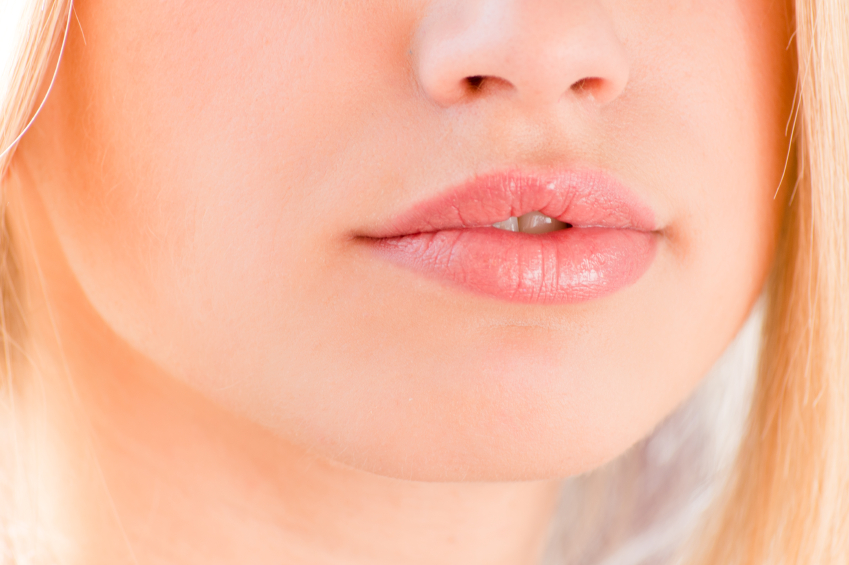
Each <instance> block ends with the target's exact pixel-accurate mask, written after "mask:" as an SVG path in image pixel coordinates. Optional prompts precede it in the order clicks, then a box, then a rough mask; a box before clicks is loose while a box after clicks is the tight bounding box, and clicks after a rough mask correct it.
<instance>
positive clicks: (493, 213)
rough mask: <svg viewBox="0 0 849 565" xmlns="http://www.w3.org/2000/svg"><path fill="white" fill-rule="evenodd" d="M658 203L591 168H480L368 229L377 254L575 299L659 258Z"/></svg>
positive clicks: (560, 300) (483, 288) (498, 285)
mask: <svg viewBox="0 0 849 565" xmlns="http://www.w3.org/2000/svg"><path fill="white" fill-rule="evenodd" d="M658 235H659V234H658V232H657V230H656V226H655V221H654V213H653V211H652V210H651V208H649V207H648V206H647V205H645V204H644V203H643V202H642V201H640V200H639V198H637V196H636V195H635V194H634V193H633V192H632V191H631V190H629V189H628V188H627V187H625V186H624V185H622V184H621V183H619V182H617V181H616V180H615V179H613V178H612V177H611V176H609V175H607V174H605V173H603V172H600V171H592V170H582V171H565V172H558V173H555V174H548V175H528V174H522V173H515V172H509V173H500V174H493V175H487V176H484V177H477V178H474V179H472V180H471V181H469V182H467V183H465V184H463V185H460V186H458V187H454V188H452V189H449V190H447V191H446V192H444V193H443V194H441V195H438V196H437V197H435V198H433V199H431V200H428V201H425V202H422V203H420V204H418V205H415V206H413V207H411V208H410V209H409V210H408V211H407V212H406V213H402V214H400V215H398V216H397V217H396V218H395V219H394V220H393V221H391V222H388V223H387V224H386V225H385V226H384V227H382V228H381V229H378V230H375V231H374V232H372V233H368V234H364V235H363V239H365V240H366V241H368V242H369V243H370V245H371V246H372V247H373V248H374V250H375V251H376V252H377V254H378V255H379V256H381V257H383V258H385V259H387V260H389V261H391V262H393V263H395V264H397V265H400V266H402V267H404V268H407V269H410V270H412V271H414V272H418V273H419V274H421V275H424V276H426V277H430V278H434V279H437V280H440V281H442V282H444V283H446V284H449V285H451V286H454V287H459V288H462V289H464V290H466V291H471V292H473V293H476V294H479V295H486V296H489V297H492V298H496V299H499V300H506V301H509V302H518V303H532V304H571V303H577V302H584V301H587V300H592V299H596V298H600V297H602V296H605V295H608V294H611V293H614V292H616V291H618V290H620V289H622V288H625V287H627V286H629V285H631V284H633V283H635V282H636V281H637V280H639V279H640V278H641V277H642V276H643V274H645V272H646V271H647V270H648V268H649V267H650V265H651V263H652V262H653V259H654V256H655V252H656V247H657V240H658Z"/></svg>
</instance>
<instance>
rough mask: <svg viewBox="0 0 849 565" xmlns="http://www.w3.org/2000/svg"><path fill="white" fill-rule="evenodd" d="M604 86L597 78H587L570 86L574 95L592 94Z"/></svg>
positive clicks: (602, 81)
mask: <svg viewBox="0 0 849 565" xmlns="http://www.w3.org/2000/svg"><path fill="white" fill-rule="evenodd" d="M603 86H604V80H602V79H600V78H598V77H587V78H582V79H581V80H579V81H577V82H575V83H574V84H572V87H571V90H572V92H574V93H575V94H579V95H584V94H593V93H595V92H598V91H599V90H600V89H601V88H602V87H603Z"/></svg>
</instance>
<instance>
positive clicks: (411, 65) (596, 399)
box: [22, 0, 790, 480]
mask: <svg viewBox="0 0 849 565" xmlns="http://www.w3.org/2000/svg"><path fill="white" fill-rule="evenodd" d="M455 4H456V5H458V6H459V5H460V4H458V3H448V2H446V3H441V2H435V3H432V4H427V3H424V2H418V3H410V4H409V5H406V4H396V3H383V2H349V3H334V2H310V3H302V2H282V3H281V2H260V3H254V4H251V5H250V6H237V5H235V4H233V5H229V4H227V3H223V2H221V3H217V4H216V8H215V9H210V8H209V7H208V6H202V5H200V4H198V3H179V4H178V3H159V4H156V5H148V4H144V3H133V2H130V3H129V4H124V5H122V6H116V5H114V4H111V3H108V2H101V1H98V0H91V1H89V2H80V5H79V7H78V12H79V18H80V22H81V25H82V26H83V29H84V30H85V32H86V42H83V41H82V39H81V37H79V36H77V35H74V36H72V37H71V40H70V44H69V49H68V56H67V59H66V61H65V62H64V65H65V66H64V68H63V69H62V74H61V79H60V83H59V84H58V85H57V92H56V96H55V97H54V99H51V103H50V106H49V107H48V108H46V112H45V118H44V120H42V121H41V124H40V125H39V127H37V128H36V130H37V131H36V134H35V137H34V138H33V141H31V144H32V145H33V147H34V146H35V144H36V140H42V141H41V142H42V143H50V142H48V141H44V140H47V139H55V140H56V141H55V142H53V143H55V144H56V146H55V149H56V151H55V154H56V155H58V157H56V158H55V159H53V160H52V165H51V166H50V167H49V168H46V169H45V170H44V172H43V173H39V174H41V175H42V176H43V177H44V178H41V179H38V182H37V183H36V184H37V185H38V186H39V187H40V189H39V190H40V196H41V198H42V200H43V201H44V205H45V209H46V214H47V216H48V217H49V220H50V222H51V223H52V226H53V227H54V228H55V231H56V240H57V244H58V245H59V246H60V247H61V249H62V250H63V252H64V254H65V255H66V257H67V259H68V263H69V266H70V271H71V272H72V276H73V277H74V279H75V280H76V281H78V282H79V284H80V286H81V288H82V291H83V292H84V295H85V297H86V299H87V300H89V301H91V304H92V306H93V308H94V310H95V311H96V312H97V315H98V316H100V317H102V319H103V321H104V322H105V325H106V326H107V327H108V328H110V330H111V331H114V332H115V333H116V334H117V335H118V336H119V337H120V338H122V339H123V340H125V341H126V342H127V343H128V344H129V345H130V346H131V347H132V348H133V349H135V350H137V351H138V352H139V353H140V354H142V355H143V356H145V357H147V358H149V359H150V360H151V361H152V362H153V363H155V364H156V365H157V366H159V367H160V368H162V369H163V371H164V372H165V373H167V374H169V375H170V376H171V377H172V378H175V379H177V380H179V381H182V382H185V383H188V384H189V385H190V387H192V388H193V389H194V390H196V391H197V392H199V393H200V394H201V395H203V396H205V397H209V398H211V399H213V400H214V401H215V402H217V403H218V404H219V405H220V406H222V407H223V408H224V409H226V410H227V411H229V412H232V413H234V414H237V415H240V416H242V417H246V418H248V419H249V420H251V421H253V422H255V423H258V424H261V425H262V426H264V427H266V428H268V429H270V430H271V431H273V432H274V433H275V434H277V435H278V436H279V437H280V438H282V439H283V440H285V441H288V442H291V443H293V444H295V445H298V446H300V447H302V448H304V449H310V450H313V451H315V452H317V453H319V454H321V455H324V456H327V457H328V458H330V459H333V460H336V461H340V462H342V463H344V464H347V465H351V466H353V467H357V468H361V469H365V470H368V471H372V472H377V473H380V474H385V475H389V476H395V477H402V478H412V479H428V480H431V479H437V480H458V479H536V478H551V477H562V476H567V475H571V474H574V473H579V472H583V471H586V470H587V469H590V468H593V467H595V466H597V465H599V464H601V463H602V462H604V461H607V460H609V459H610V458H612V457H614V456H616V455H617V454H619V453H621V452H622V451H623V450H624V449H625V448H627V447H628V446H629V445H631V444H632V443H633V442H634V441H636V440H637V439H639V438H640V437H642V436H643V435H644V434H645V433H647V432H648V431H649V430H651V429H652V428H653V426H654V425H655V424H656V423H657V422H658V421H659V420H660V419H661V418H663V417H664V416H665V415H666V414H668V413H669V412H670V411H671V410H672V409H673V408H674V407H675V406H676V405H677V404H678V403H679V402H680V401H681V400H682V399H684V398H685V397H686V395H687V394H688V393H689V392H690V391H691V390H692V389H693V387H694V386H695V385H696V383H697V382H698V381H699V379H700V378H701V377H702V376H703V375H704V373H705V372H706V371H707V369H708V368H709V366H710V365H711V363H712V362H713V361H714V360H715V359H716V358H717V357H718V356H719V354H720V352H721V351H722V350H723V348H724V347H725V345H726V344H727V343H728V342H729V341H730V339H731V338H732V337H733V335H734V333H735V332H736V330H737V328H738V327H739V326H740V324H741V322H742V320H743V319H744V317H745V316H746V314H747V312H748V310H749V307H750V306H751V304H752V302H753V301H754V299H755V297H756V296H757V294H758V293H759V292H760V289H761V285H762V283H763V280H764V278H765V276H766V273H767V271H768V269H769V265H770V261H771V256H772V252H773V246H774V243H773V242H774V236H775V233H776V230H777V212H776V210H777V209H778V208H777V204H776V203H775V201H774V200H773V199H772V195H773V193H774V192H775V189H776V187H777V184H778V182H779V178H780V174H781V169H782V166H783V162H784V155H785V152H786V143H787V141H786V139H785V138H784V132H783V129H784V123H785V121H786V116H787V114H788V100H787V96H785V95H784V94H785V93H786V91H787V87H788V84H790V73H789V70H788V69H789V63H788V61H786V60H785V57H784V54H785V51H784V48H785V45H786V43H787V37H788V33H787V29H786V24H785V20H784V17H785V14H784V11H783V9H782V8H780V7H777V6H773V5H772V4H769V3H766V2H754V3H751V2H737V1H731V0H726V1H723V2H720V4H719V5H714V6H712V7H710V8H708V7H707V6H702V5H700V4H698V3H693V2H663V3H651V2H638V3H634V4H628V5H625V4H623V3H612V2H609V3H589V4H587V6H590V8H586V6H585V7H584V8H582V10H584V11H580V10H578V8H577V7H576V6H577V4H578V3H575V6H572V4H570V3H568V2H564V3H559V4H557V6H558V8H557V10H554V8H552V6H554V3H547V2H539V3H536V4H533V6H534V9H535V10H537V12H538V13H537V12H534V13H532V14H530V15H528V14H524V15H523V13H522V12H521V10H522V9H523V8H522V6H523V4H522V3H520V2H514V3H511V2H501V3H499V2H482V1H481V2H476V3H474V2H470V3H469V6H471V7H473V8H480V9H478V10H471V11H470V12H469V13H470V14H472V15H474V14H488V13H490V12H491V13H500V12H499V10H502V11H505V12H504V13H510V14H513V13H514V12H515V13H516V15H515V17H511V18H504V19H502V20H499V21H501V22H502V25H503V26H506V27H503V29H502V31H503V33H504V37H512V38H514V39H515V45H513V44H511V45H512V47H510V49H508V50H507V51H506V52H508V53H513V54H514V55H515V57H516V58H517V60H521V57H523V56H526V57H532V58H533V57H541V56H542V55H540V54H543V55H545V54H547V53H550V52H551V53H560V51H558V49H561V45H560V43H558V42H560V41H563V42H564V43H563V45H566V44H567V43H566V42H568V41H573V40H574V41H577V40H575V37H577V38H578V39H580V38H583V37H604V38H607V39H605V40H604V41H608V42H609V44H607V47H609V49H607V50H601V51H600V52H602V53H609V55H605V56H606V57H608V58H613V59H615V60H614V61H613V62H611V61H610V60H607V59H605V60H600V62H597V63H593V62H592V61H589V63H587V62H586V61H582V62H581V64H582V65H584V64H587V65H590V66H589V67H580V66H578V67H569V69H572V68H580V69H583V68H588V69H590V70H588V71H586V72H584V74H585V75H587V77H590V78H597V77H595V75H593V74H592V73H593V72H595V71H596V70H597V71H598V73H599V75H601V77H602V79H604V77H606V76H608V75H609V74H611V73H612V74H616V73H619V71H618V70H616V69H620V67H621V66H622V65H626V66H627V69H626V70H627V72H626V73H624V74H623V73H619V74H620V75H622V76H626V77H627V80H621V81H619V82H621V85H620V86H619V87H617V88H618V89H619V90H616V93H615V96H613V95H610V96H608V95H607V94H605V95H604V96H602V93H601V92H599V96H598V97H596V98H595V99H590V98H586V97H585V98H578V97H573V95H572V94H571V92H572V91H571V90H569V85H568V84H567V85H566V87H565V90H564V92H565V91H568V92H570V94H569V95H568V96H566V95H564V96H563V97H556V96H555V97H554V101H553V102H552V101H551V100H549V99H548V98H546V97H545V96H542V95H538V96H531V95H527V96H526V95H525V90H522V89H526V88H529V89H532V90H533V89H536V90H533V92H536V93H537V94H539V92H543V91H544V92H548V91H546V90H545V89H546V88H549V87H550V85H551V84H554V83H555V82H556V81H554V82H553V79H551V77H549V76H547V75H545V72H546V70H548V71H550V72H551V73H552V74H556V73H558V72H560V70H559V69H557V68H548V67H546V66H541V67H540V68H541V69H542V70H541V71H540V72H539V73H536V74H529V75H528V76H527V77H526V76H525V75H522V77H520V78H521V80H520V78H516V76H517V75H514V74H511V73H515V72H517V71H515V70H514V69H521V68H523V67H522V65H513V66H510V65H512V64H513V63H511V59H510V57H504V56H500V55H499V56H498V57H495V56H492V57H491V58H489V59H488V58H487V57H488V56H489V55H491V53H492V52H495V51H492V52H490V51H487V50H486V49H493V50H496V51H497V50H498V49H502V48H503V46H500V45H498V42H497V41H495V42H494V43H493V46H491V47H486V49H483V48H482V49H483V51H474V49H471V48H469V49H470V50H469V53H474V54H475V55H474V56H475V57H480V58H479V59H474V60H472V56H471V55H469V58H470V59H469V60H470V61H472V62H471V63H469V65H470V66H469V67H468V68H471V69H474V68H476V67H475V66H474V65H476V64H478V63H477V62H476V61H483V63H480V64H481V65H485V66H481V67H480V68H481V69H483V70H481V71H480V72H479V73H478V72H477V71H474V70H472V71H468V72H469V73H470V74H471V73H475V74H488V75H497V73H502V74H503V77H502V79H503V80H502V81H501V82H494V81H490V83H489V86H487V87H486V88H484V89H481V90H480V92H479V94H478V95H477V96H476V97H474V98H470V99H468V100H466V99H464V100H459V101H458V100H455V99H452V98H450V97H443V96H441V94H440V93H439V92H437V90H438V89H439V88H440V87H439V86H438V85H439V84H442V83H441V82H439V81H438V80H434V81H432V82H427V81H424V80H423V79H422V76H423V75H422V74H421V73H422V72H423V71H422V70H421V69H422V68H424V66H426V65H425V63H424V62H422V60H419V59H417V57H419V56H420V54H421V53H425V52H428V51H427V48H428V45H431V46H433V43H434V42H439V41H448V40H449V39H450V40H451V41H453V42H454V43H452V45H455V44H456V45H457V46H459V47H458V49H459V51H458V53H460V54H461V55H462V53H465V52H464V51H462V48H464V47H463V46H464V45H468V44H469V42H470V41H471V40H468V37H478V35H476V34H475V33H472V31H475V28H474V26H475V25H482V24H480V22H478V21H477V20H475V19H474V17H472V18H471V19H469V20H468V22H467V24H466V25H467V29H466V28H463V29H456V28H455V27H454V26H452V25H449V24H451V22H453V21H454V20H453V19H452V18H453V17H454V16H455V15H456V14H454V13H453V12H452V10H454V9H456V6H455ZM767 4H769V5H767ZM528 5H529V6H530V5H531V4H528ZM585 8H586V9H585ZM487 10H490V12H487ZM511 10H512V11H511ZM552 10H553V11H552ZM576 10H577V11H576ZM579 12H580V14H579ZM575 14H578V15H580V17H578V16H577V15H575ZM520 16H521V17H520ZM524 16H527V19H526V20H525V19H522V18H523V17H524ZM534 18H536V19H534ZM540 18H543V19H545V18H549V19H551V20H552V21H555V20H556V18H564V22H566V20H568V23H569V26H566V25H565V23H564V27H563V29H564V30H566V31H564V32H563V35H562V37H561V36H560V35H558V34H546V35H544V34H538V35H535V34H533V33H529V32H528V30H527V29H524V28H520V27H516V28H515V29H512V28H510V26H511V25H514V26H519V23H521V22H523V21H537V20H539V19H540ZM517 22H518V23H517ZM576 22H577V23H576ZM555 23H556V22H555ZM552 25H554V24H552ZM570 26H571V27H570ZM582 26H583V27H582ZM593 26H596V27H598V26H601V27H603V28H604V30H605V33H604V34H601V35H599V34H595V35H593V30H595V29H596V27H593ZM555 27H557V26H555ZM468 30H472V31H468ZM466 32H468V33H469V35H468V37H467V36H466V35H463V34H464V33H466ZM452 34H453V35H452ZM582 34H583V35H582ZM497 37H501V36H497ZM497 37H496V39H497ZM540 37H544V38H545V41H543V40H541V39H539V38H540ZM446 38H448V39H446ZM594 40H595V39H594ZM429 42H430V43H429ZM464 42H465V43H464ZM578 44H580V42H579V43H578ZM437 47H439V45H436V46H435V47H434V49H433V50H432V51H433V52H437V51H438V49H437ZM475 48H477V47H475ZM563 49H564V51H563V52H566V53H572V52H571V51H568V50H566V49H565V48H563ZM587 52H592V50H587ZM481 53H482V54H481ZM498 53H501V51H498ZM575 53H578V55H574V56H575V57H581V56H582V55H580V53H581V51H580V50H578V51H575ZM461 55H458V57H460V56H461ZM558 57H560V56H559V55H558ZM558 57H555V56H553V55H552V56H551V60H552V61H557V64H562V65H565V66H568V65H571V64H572V62H574V61H573V59H570V58H569V57H570V56H562V57H560V58H558ZM617 58H619V59H617ZM620 59H621V60H620ZM535 60H536V59H533V61H535ZM508 63H509V64H508ZM446 64H447V63H446ZM433 65H436V67H434V68H430V70H429V71H428V72H431V73H432V75H433V76H441V77H443V78H444V77H445V76H448V78H451V77H453V78H456V79H457V81H460V80H461V79H463V78H464V77H463V76H456V77H454V75H451V72H453V71H451V72H449V70H446V68H445V67H440V66H439V64H437V63H433ZM592 65H597V67H593V66H592ZM617 65H619V66H617ZM458 68H459V67H458ZM463 68H464V69H465V68H466V67H463ZM511 69H512V70H511ZM610 69H614V70H610ZM463 72H466V71H463ZM440 73H443V74H442V75H440ZM564 73H565V71H564ZM605 73H607V74H605ZM461 74H462V73H461ZM428 76H431V75H428ZM616 76H619V75H616ZM511 79H512V82H511ZM440 80H442V79H440ZM445 80H448V79H445ZM617 80H618V79H617ZM535 81H539V82H535ZM610 82H611V84H619V83H618V82H616V81H614V80H612V79H611V81H610ZM493 84H494V85H495V86H492V85H493ZM589 84H591V83H589ZM434 85H435V86H434ZM499 85H500V86H499ZM505 85H512V86H505ZM517 85H518V86H517ZM528 85H529V86H528ZM614 90H615V89H614ZM611 92H613V91H612V90H611ZM39 128H41V129H39ZM22 149H23V150H24V151H25V150H26V144H25V146H24V147H23V148H22ZM32 153H33V154H35V153H37V150H36V149H35V148H33V150H32ZM576 165H590V166H592V167H595V168H599V169H602V170H606V171H609V172H610V173H611V174H613V175H615V176H617V177H618V178H620V179H621V180H622V181H623V182H624V183H625V184H627V185H628V186H629V187H630V188H631V189H632V190H634V191H635V192H637V193H639V195H640V197H641V198H642V199H644V200H645V201H646V202H648V204H649V205H650V206H651V207H652V209H653V211H654V213H655V215H656V217H657V219H658V222H659V226H660V229H659V237H660V238H661V243H660V245H659V248H658V253H657V256H656V258H655V260H654V262H653V264H652V266H651V268H650V269H649V271H648V272H647V273H646V274H645V275H644V276H643V278H641V279H640V280H639V281H638V282H637V283H635V284H634V285H633V286H630V287H628V288H626V289H624V290H622V291H620V292H618V293H616V294H614V295H611V296H609V297H606V298H604V299H601V300H597V301H591V302H588V303H583V304H578V305H570V306H556V307H549V306H540V305H530V306H526V305H516V304H510V303H504V302H499V301H497V300H492V299H489V298H486V297H480V296H475V295H470V294H467V293H464V292H462V291H459V290H457V289H453V288H450V287H448V286H446V285H443V284H440V283H438V282H434V281H431V280H425V279H422V278H420V277H418V276H417V275H416V274H414V273H410V272H407V271H404V270H403V269H399V268H397V267H395V266H394V265H390V264H388V263H386V262H384V261H382V260H380V259H379V258H377V257H375V255H374V254H373V253H371V251H370V249H369V248H368V247H367V246H366V245H364V244H363V243H362V241H361V240H360V239H358V238H357V236H358V235H360V234H362V233H364V232H365V231H367V230H369V229H375V228H376V227H379V226H381V225H385V224H387V223H389V222H391V221H392V220H393V219H394V218H395V217H396V216H397V215H398V214H400V213H401V212H403V211H404V210H406V209H408V208H409V207H410V206H412V205H413V204H414V203H416V202H419V201H421V200H422V199H425V198H427V197H429V196H432V195H433V194H436V193H438V192H439V191H441V190H444V189H445V188H446V187H449V186H454V185H455V184H457V183H458V182H462V181H464V180H465V179H468V178H470V177H474V176H475V175H477V174H480V173H486V172H491V171H498V170H504V169H508V168H510V169H513V168H518V169H522V170H531V171H548V170H553V169H558V168H563V167H572V166H576Z"/></svg>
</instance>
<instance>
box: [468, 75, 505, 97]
mask: <svg viewBox="0 0 849 565" xmlns="http://www.w3.org/2000/svg"><path fill="white" fill-rule="evenodd" d="M463 82H464V83H465V85H466V91H467V92H468V93H469V94H482V93H484V92H486V93H489V94H492V93H494V92H496V91H499V90H510V89H511V88H513V85H512V84H511V83H510V82H509V81H507V80H504V79H503V78H500V77H496V76H487V75H473V76H468V77H466V78H465V79H463Z"/></svg>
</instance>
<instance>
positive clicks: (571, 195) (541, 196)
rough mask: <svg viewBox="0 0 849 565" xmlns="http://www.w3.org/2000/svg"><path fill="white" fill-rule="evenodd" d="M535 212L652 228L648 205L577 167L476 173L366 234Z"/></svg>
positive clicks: (474, 223) (472, 224) (578, 224)
mask: <svg viewBox="0 0 849 565" xmlns="http://www.w3.org/2000/svg"><path fill="white" fill-rule="evenodd" d="M533 211H538V212H541V213H543V214H545V215H546V216H549V217H552V218H554V219H557V220H560V221H561V222H565V223H567V224H571V225H572V226H573V227H575V228H586V227H601V228H614V229H633V230H637V231H646V232H649V231H655V229H656V226H655V219H654V213H653V211H652V209H651V208H650V207H649V206H648V205H646V204H645V203H643V202H642V201H641V200H640V199H639V198H638V197H637V195H636V194H635V193H634V192H633V191H632V190H630V189H629V188H628V187H626V186H625V185H624V184H622V183H620V182H619V181H617V180H616V179H615V178H613V177H612V175H610V174H608V173H605V172H603V171H598V170H592V169H580V170H568V171H556V172H551V173H544V174H538V173H524V172H518V171H508V172H501V173H491V174H487V175H481V176H477V177H474V178H473V179H471V180H469V181H466V182H464V183H461V184H460V185H458V186H455V187H452V188H450V189H448V190H446V191H444V192H442V193H441V194H438V195H436V196H435V197H432V198H430V199H428V200H425V201H423V202H420V203H418V204H415V205H413V206H412V207H410V208H409V209H407V210H406V211H405V212H402V213H401V214H399V215H398V216H396V218H395V219H394V220H392V221H390V222H389V223H388V224H386V225H384V226H382V227H381V228H379V229H378V230H376V231H375V232H373V233H370V234H368V235H367V237H372V238H381V239H382V238H391V237H401V236H404V235H412V234H416V233H426V232H435V231H440V230H449V229H461V228H479V227H487V226H491V225H492V224H494V223H496V222H500V221H503V220H506V219H507V218H509V217H510V216H521V215H523V214H527V213H528V212H533Z"/></svg>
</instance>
